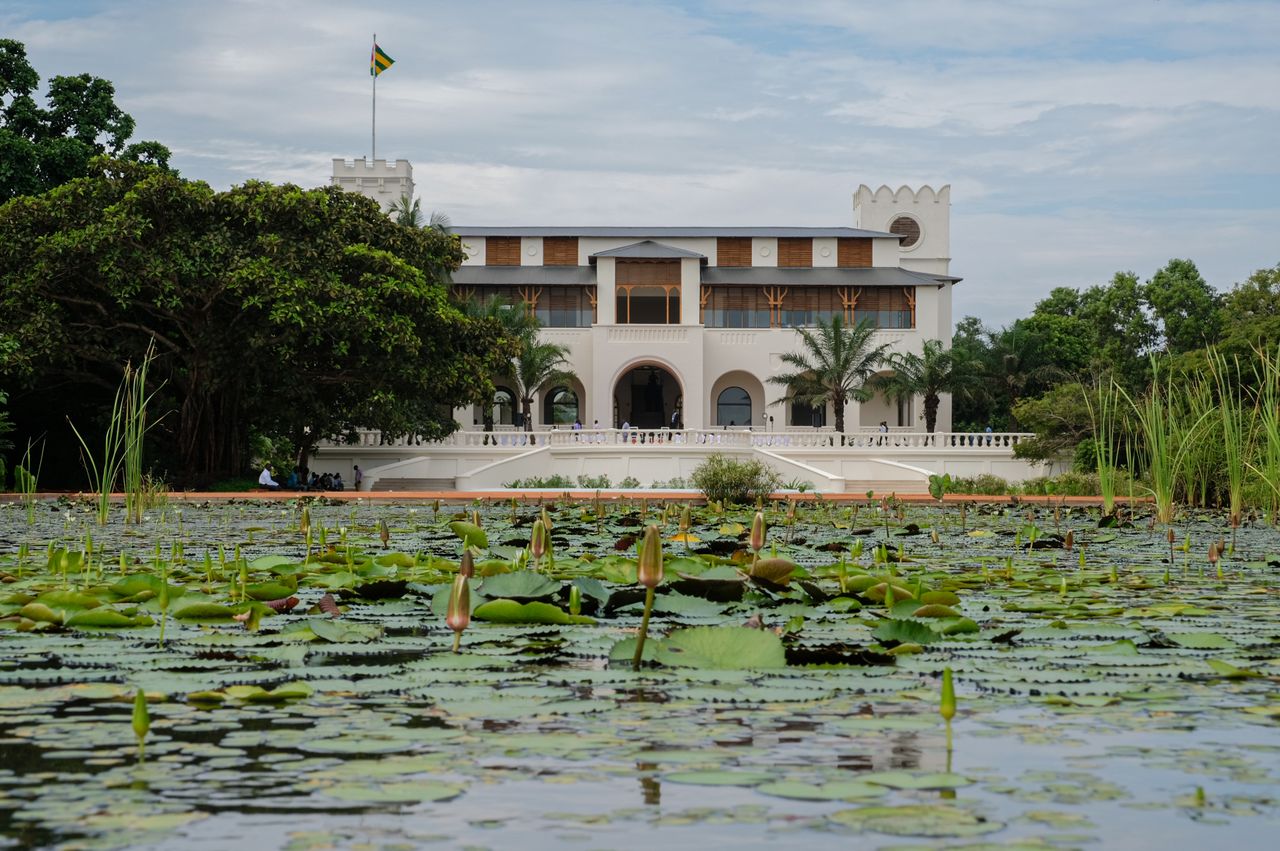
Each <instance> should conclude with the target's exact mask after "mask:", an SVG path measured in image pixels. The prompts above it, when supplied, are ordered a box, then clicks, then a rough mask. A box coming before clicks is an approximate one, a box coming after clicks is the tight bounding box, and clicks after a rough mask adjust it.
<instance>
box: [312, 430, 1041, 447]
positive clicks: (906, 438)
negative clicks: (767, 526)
mask: <svg viewBox="0 0 1280 851" xmlns="http://www.w3.org/2000/svg"><path fill="white" fill-rule="evenodd" d="M357 435H358V439H357V441H356V442H355V443H354V444H339V443H325V444H324V445H325V446H328V447H344V446H345V447H360V448H375V447H387V448H406V447H409V448H422V449H431V448H436V447H458V448H471V447H475V448H486V447H491V448H494V449H521V448H526V447H528V448H535V447H539V446H582V447H587V446H627V447H642V446H652V447H668V448H669V447H673V446H700V447H716V446H724V447H742V448H747V447H752V446H759V447H762V448H771V449H786V448H793V449H840V450H865V451H866V452H869V453H870V452H906V451H913V450H922V449H923V450H952V451H959V452H993V451H994V452H1000V453H1001V454H1009V453H1011V452H1012V450H1013V447H1015V446H1017V445H1018V444H1019V443H1020V442H1022V441H1024V440H1027V439H1029V438H1031V437H1033V435H1031V434H1026V433H1022V432H959V431H935V432H933V433H928V432H922V431H901V430H896V431H888V432H882V431H879V430H865V429H860V430H858V431H853V432H845V433H844V434H839V433H837V432H835V431H832V430H828V429H787V430H782V431H762V430H759V429H751V428H745V427H737V428H732V427H731V428H711V429H669V428H627V429H618V428H605V429H550V430H543V431H517V430H513V429H511V428H510V427H507V428H500V429H497V430H495V431H456V432H454V433H453V434H451V435H449V436H448V437H446V438H444V439H443V440H437V441H430V440H424V439H422V438H420V437H415V436H412V435H411V436H408V437H398V438H394V439H391V440H384V439H383V438H382V434H381V433H380V432H378V431H374V430H369V429H364V430H360V431H359V432H357Z"/></svg>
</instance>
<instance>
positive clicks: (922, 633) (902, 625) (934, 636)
mask: <svg viewBox="0 0 1280 851" xmlns="http://www.w3.org/2000/svg"><path fill="white" fill-rule="evenodd" d="M871 636H872V637H873V638H875V639H877V640H879V641H896V642H898V643H900V644H903V643H907V642H910V643H912V644H930V643H932V642H935V641H941V640H942V637H941V636H940V635H938V633H936V632H934V631H933V630H932V629H930V628H929V627H928V626H926V625H925V624H922V623H919V622H917V621H907V620H884V621H880V625H879V626H877V627H876V628H875V629H873V630H872V631H871Z"/></svg>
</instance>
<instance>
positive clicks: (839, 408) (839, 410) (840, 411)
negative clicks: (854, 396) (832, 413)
mask: <svg viewBox="0 0 1280 851" xmlns="http://www.w3.org/2000/svg"><path fill="white" fill-rule="evenodd" d="M831 401H832V402H833V403H834V407H835V409H836V431H837V432H839V434H840V439H841V441H843V440H844V405H845V399H844V396H835V397H832V399H831Z"/></svg>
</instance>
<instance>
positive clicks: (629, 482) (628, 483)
mask: <svg viewBox="0 0 1280 851" xmlns="http://www.w3.org/2000/svg"><path fill="white" fill-rule="evenodd" d="M618 487H620V488H638V487H640V480H639V479H637V478H636V477H635V476H627V477H626V478H625V479H623V480H622V481H620V482H618Z"/></svg>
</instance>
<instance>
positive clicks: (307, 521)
mask: <svg viewBox="0 0 1280 851" xmlns="http://www.w3.org/2000/svg"><path fill="white" fill-rule="evenodd" d="M310 529H311V509H310V508H307V507H306V506H305V505H304V506H303V507H302V519H300V520H299V521H298V531H300V532H306V531H308V530H310Z"/></svg>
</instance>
